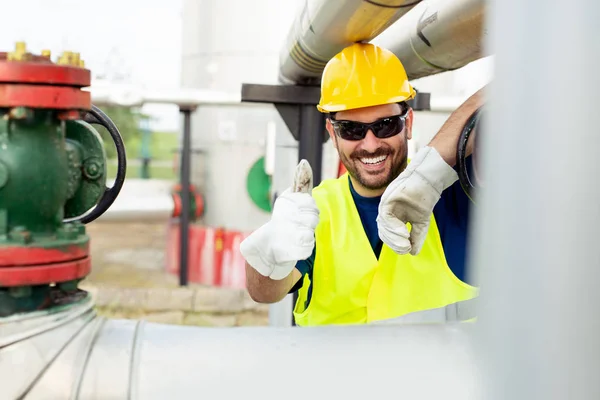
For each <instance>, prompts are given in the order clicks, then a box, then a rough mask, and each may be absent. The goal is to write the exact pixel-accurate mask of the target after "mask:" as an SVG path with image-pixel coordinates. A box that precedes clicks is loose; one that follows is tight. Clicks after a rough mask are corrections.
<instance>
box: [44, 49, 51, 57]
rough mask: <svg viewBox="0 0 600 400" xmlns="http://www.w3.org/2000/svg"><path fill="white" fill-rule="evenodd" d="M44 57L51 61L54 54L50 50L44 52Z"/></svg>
mask: <svg viewBox="0 0 600 400" xmlns="http://www.w3.org/2000/svg"><path fill="white" fill-rule="evenodd" d="M42 57H45V58H48V59H50V57H52V52H51V51H50V50H42Z"/></svg>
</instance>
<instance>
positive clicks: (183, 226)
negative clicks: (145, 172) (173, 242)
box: [179, 108, 192, 286]
mask: <svg viewBox="0 0 600 400" xmlns="http://www.w3.org/2000/svg"><path fill="white" fill-rule="evenodd" d="M180 111H181V112H182V113H183V138H182V143H181V161H180V162H181V165H180V168H181V176H180V179H181V215H180V217H179V229H180V234H179V238H180V241H179V263H180V264H179V285H180V286H187V284H188V261H189V257H188V256H189V226H190V164H191V163H190V157H191V151H190V147H191V141H192V139H191V136H192V133H191V124H192V122H191V120H192V110H191V109H190V108H180Z"/></svg>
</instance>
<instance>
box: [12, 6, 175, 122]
mask: <svg viewBox="0 0 600 400" xmlns="http://www.w3.org/2000/svg"><path fill="white" fill-rule="evenodd" d="M181 10H182V0H102V1H98V0H96V1H90V0H19V1H11V2H7V4H4V5H3V9H2V14H3V16H4V18H3V20H2V24H0V51H10V50H12V49H13V48H14V45H15V42H17V41H25V42H26V43H27V46H28V49H30V50H31V51H33V52H39V51H41V50H42V49H50V50H51V51H52V54H53V56H52V58H53V59H55V57H56V56H57V55H59V54H60V53H61V52H62V51H64V50H70V51H75V52H79V53H81V58H82V59H83V60H84V61H85V63H86V68H89V69H91V71H92V75H93V76H96V77H97V76H101V75H105V76H109V77H117V78H118V77H119V76H123V75H125V76H128V77H129V78H128V81H129V82H130V83H134V84H139V85H148V86H153V87H166V88H173V87H179V86H180V82H181V32H182V26H181V23H182V15H181V14H182V12H181ZM144 111H146V112H151V113H152V114H154V115H155V116H156V117H157V118H158V120H157V121H156V122H155V126H154V128H155V129H157V130H164V129H167V130H178V129H179V113H178V110H177V108H176V107H175V106H169V105H164V106H163V105H147V106H144Z"/></svg>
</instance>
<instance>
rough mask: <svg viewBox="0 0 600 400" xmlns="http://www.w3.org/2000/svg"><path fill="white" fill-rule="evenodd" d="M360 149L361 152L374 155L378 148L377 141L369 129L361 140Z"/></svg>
mask: <svg viewBox="0 0 600 400" xmlns="http://www.w3.org/2000/svg"><path fill="white" fill-rule="evenodd" d="M361 147H362V148H363V150H366V151H368V152H369V153H374V152H375V150H377V149H378V148H379V147H381V146H380V143H379V139H378V138H377V136H375V134H374V133H373V131H372V130H371V129H369V131H368V132H367V135H366V136H365V138H364V139H363V140H362V143H361Z"/></svg>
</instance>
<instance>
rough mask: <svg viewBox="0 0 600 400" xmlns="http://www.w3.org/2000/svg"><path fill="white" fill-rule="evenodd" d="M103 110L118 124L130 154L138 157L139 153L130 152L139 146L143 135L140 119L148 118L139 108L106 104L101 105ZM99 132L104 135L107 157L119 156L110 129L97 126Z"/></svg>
mask: <svg viewBox="0 0 600 400" xmlns="http://www.w3.org/2000/svg"><path fill="white" fill-rule="evenodd" d="M101 109H102V111H104V113H106V115H108V117H109V118H110V119H111V120H112V121H113V122H114V124H115V125H116V126H117V129H118V130H119V132H120V133H121V137H122V138H123V142H124V143H125V149H126V150H127V152H128V155H129V156H130V157H131V156H133V157H137V154H135V153H134V154H129V153H130V151H129V150H130V149H132V148H136V147H138V143H139V141H140V137H141V131H140V121H141V120H142V119H145V118H148V116H147V115H144V114H142V113H141V112H140V110H139V109H137V108H129V107H119V106H104V107H101ZM96 128H97V129H98V132H99V133H100V135H101V136H102V139H103V141H104V147H105V149H106V157H107V158H108V159H114V158H116V157H117V149H116V147H115V145H114V142H113V140H112V138H111V136H110V134H109V133H108V131H107V130H106V129H105V128H104V127H102V126H97V125H96Z"/></svg>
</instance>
